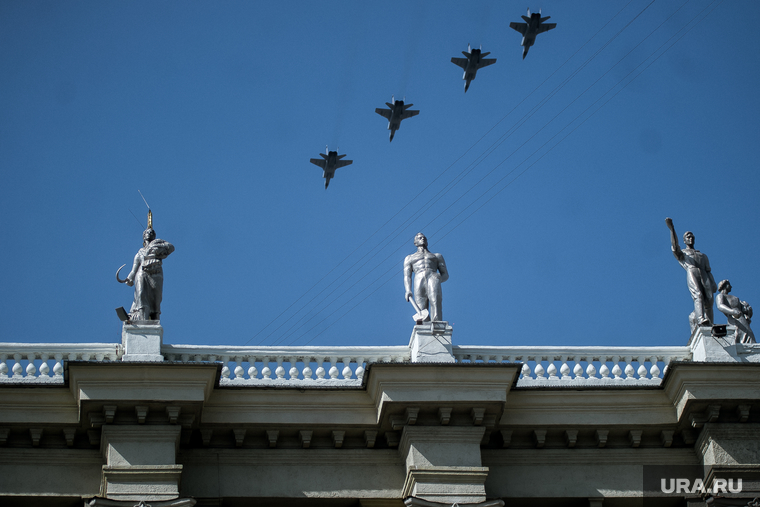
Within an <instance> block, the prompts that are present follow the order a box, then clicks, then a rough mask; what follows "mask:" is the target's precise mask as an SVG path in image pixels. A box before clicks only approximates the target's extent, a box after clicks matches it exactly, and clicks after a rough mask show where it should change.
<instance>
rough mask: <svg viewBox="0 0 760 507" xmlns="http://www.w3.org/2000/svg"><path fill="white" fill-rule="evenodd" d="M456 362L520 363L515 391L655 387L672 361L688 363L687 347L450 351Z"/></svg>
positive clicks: (461, 348) (460, 348)
mask: <svg viewBox="0 0 760 507" xmlns="http://www.w3.org/2000/svg"><path fill="white" fill-rule="evenodd" d="M452 349H453V354H454V357H455V358H456V360H457V362H486V363H488V362H496V363H523V367H522V373H521V375H520V379H519V380H518V382H517V386H518V387H525V386H561V385H568V386H569V385H572V386H578V385H595V386H599V385H604V383H610V384H611V385H616V384H613V383H615V382H622V383H623V385H625V384H629V383H630V384H633V385H642V384H644V385H659V384H660V382H662V377H663V375H664V374H665V370H666V369H667V367H668V364H670V363H671V362H673V361H691V360H692V351H691V348H690V347H688V346H687V347H478V346H454V347H452Z"/></svg>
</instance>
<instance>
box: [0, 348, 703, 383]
mask: <svg viewBox="0 0 760 507" xmlns="http://www.w3.org/2000/svg"><path fill="white" fill-rule="evenodd" d="M452 352H453V356H454V358H455V359H456V361H457V362H496V363H516V362H519V363H523V368H522V374H521V375H520V379H519V380H518V384H517V385H518V386H562V385H568V386H570V385H572V386H578V385H595V386H599V385H604V384H605V383H610V384H609V385H618V384H616V382H622V384H620V385H628V384H630V385H659V383H660V382H661V381H662V377H663V375H664V373H665V370H666V369H667V366H668V364H670V363H671V362H672V361H691V360H692V349H691V348H690V347H688V346H684V347H480V346H453V347H452ZM161 353H162V355H163V357H164V360H165V361H174V362H183V363H192V362H221V363H222V365H223V366H222V373H221V379H220V385H239V386H246V385H250V386H254V385H281V386H287V385H297V386H299V387H304V386H309V385H314V386H319V385H341V386H352V385H354V386H359V385H361V382H362V378H363V377H364V371H365V369H366V368H367V366H368V365H370V364H372V363H389V362H394V363H398V362H410V361H411V349H410V348H409V347H407V346H396V347H230V346H196V345H161ZM123 356H124V347H123V346H122V345H121V344H116V343H85V344H71V343H37V344H25V343H0V383H41V384H50V383H62V382H63V366H64V361H120V360H122V357H123Z"/></svg>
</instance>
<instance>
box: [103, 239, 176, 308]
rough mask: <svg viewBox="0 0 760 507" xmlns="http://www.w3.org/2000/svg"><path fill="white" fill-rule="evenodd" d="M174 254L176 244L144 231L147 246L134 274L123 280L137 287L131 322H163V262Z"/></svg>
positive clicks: (136, 264)
mask: <svg viewBox="0 0 760 507" xmlns="http://www.w3.org/2000/svg"><path fill="white" fill-rule="evenodd" d="M173 251H174V245H172V244H171V243H169V242H167V241H164V240H163V239H156V231H154V230H153V228H152V227H148V228H147V229H145V232H143V247H142V248H141V249H140V250H138V252H137V255H135V262H134V264H133V265H132V271H131V272H130V273H129V275H127V278H126V280H119V273H118V272H117V273H116V279H117V280H118V281H120V282H123V283H126V284H127V285H129V286H130V287H132V286H133V285H134V286H135V299H134V302H133V303H132V309H131V310H130V311H129V320H159V319H160V316H161V299H162V296H163V292H164V270H163V268H162V267H161V260H162V259H166V258H167V257H168V256H169V254H171V253H172V252H173Z"/></svg>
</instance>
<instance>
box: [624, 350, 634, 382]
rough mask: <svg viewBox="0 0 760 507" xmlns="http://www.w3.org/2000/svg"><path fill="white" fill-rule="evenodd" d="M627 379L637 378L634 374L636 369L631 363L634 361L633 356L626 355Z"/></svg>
mask: <svg viewBox="0 0 760 507" xmlns="http://www.w3.org/2000/svg"><path fill="white" fill-rule="evenodd" d="M624 361H625V370H624V371H625V379H626V380H636V378H635V377H634V376H633V374H634V372H635V370H634V369H633V365H632V364H631V363H632V362H633V358H632V357H631V356H626V357H625V359H624Z"/></svg>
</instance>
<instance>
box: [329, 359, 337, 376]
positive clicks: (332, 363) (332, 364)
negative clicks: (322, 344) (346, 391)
mask: <svg viewBox="0 0 760 507" xmlns="http://www.w3.org/2000/svg"><path fill="white" fill-rule="evenodd" d="M337 362H338V358H337V357H331V358H330V371H329V372H328V374H329V375H330V378H331V379H333V380H335V379H337V378H338V368H337V367H336V366H335V363H337Z"/></svg>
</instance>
